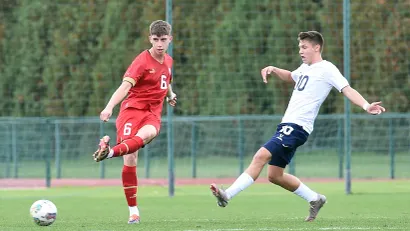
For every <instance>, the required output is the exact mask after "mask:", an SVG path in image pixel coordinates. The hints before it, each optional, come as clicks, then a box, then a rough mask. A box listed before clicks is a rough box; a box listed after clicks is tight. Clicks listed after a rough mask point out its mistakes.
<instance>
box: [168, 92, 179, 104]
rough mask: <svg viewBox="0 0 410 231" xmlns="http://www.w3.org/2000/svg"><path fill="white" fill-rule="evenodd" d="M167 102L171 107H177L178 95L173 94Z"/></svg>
mask: <svg viewBox="0 0 410 231" xmlns="http://www.w3.org/2000/svg"><path fill="white" fill-rule="evenodd" d="M167 102H168V103H169V105H171V106H173V107H175V105H177V94H175V93H174V92H172V93H171V95H170V96H169V97H167Z"/></svg>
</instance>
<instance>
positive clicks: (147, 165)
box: [144, 145, 151, 179]
mask: <svg viewBox="0 0 410 231" xmlns="http://www.w3.org/2000/svg"><path fill="white" fill-rule="evenodd" d="M150 161H151V158H150V156H149V148H148V145H145V147H144V169H145V178H147V179H148V178H150Z"/></svg>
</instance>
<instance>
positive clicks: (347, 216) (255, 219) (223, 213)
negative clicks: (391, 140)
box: [0, 181, 410, 231]
mask: <svg viewBox="0 0 410 231" xmlns="http://www.w3.org/2000/svg"><path fill="white" fill-rule="evenodd" d="M308 185H309V186H311V188H313V189H315V190H317V191H319V192H321V193H323V194H325V195H326V196H327V198H328V203H327V204H326V205H325V207H324V208H323V210H322V211H321V213H320V215H319V217H318V219H317V220H316V221H315V222H312V223H305V222H304V221H303V219H304V217H305V216H306V215H307V211H308V204H307V203H306V202H305V201H304V200H302V199H301V198H299V197H297V196H295V195H293V194H292V193H289V192H287V191H285V190H282V189H280V188H279V187H277V186H274V185H270V184H255V185H252V186H251V187H250V188H248V189H247V190H246V191H244V192H242V193H241V194H240V195H238V196H237V197H236V198H234V200H233V201H231V202H230V204H229V205H228V207H226V208H219V207H217V205H216V201H215V199H214V197H213V196H212V195H211V193H210V191H209V189H208V186H207V185H203V186H177V187H176V192H175V196H174V197H173V198H170V197H168V195H167V194H168V189H167V188H165V187H160V186H142V187H140V188H139V199H138V200H139V207H140V211H141V219H142V220H141V224H139V225H128V224H127V223H126V222H127V218H128V208H127V205H126V202H125V198H124V196H123V192H122V188H121V187H95V188H87V187H69V188H51V189H38V190H0V230H107V231H108V230H167V231H170V230H185V231H187V230H190V231H194V230H195V231H197V230H198V231H199V230H202V231H205V230H208V231H211V230H213V231H240V230H263V231H266V230H278V231H280V230H410V200H409V195H410V182H409V181H390V182H353V194H352V195H345V194H344V184H343V183H340V182H339V183H309V184H308ZM38 199H49V200H51V201H53V202H54V203H55V204H56V205H57V208H58V215H57V220H56V222H55V223H54V224H53V225H52V226H50V227H39V226H37V225H35V224H34V223H33V221H32V219H31V218H30V216H29V207H30V205H31V204H32V203H33V202H34V201H35V200H38Z"/></svg>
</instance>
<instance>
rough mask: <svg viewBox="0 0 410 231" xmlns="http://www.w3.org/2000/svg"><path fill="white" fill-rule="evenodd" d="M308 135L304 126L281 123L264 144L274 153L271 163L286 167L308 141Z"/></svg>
mask: <svg viewBox="0 0 410 231" xmlns="http://www.w3.org/2000/svg"><path fill="white" fill-rule="evenodd" d="M308 136H309V133H307V132H306V131H305V130H304V129H303V127H302V126H299V125H297V124H293V123H281V124H279V125H278V129H277V130H276V133H275V135H273V136H272V138H271V139H270V140H269V141H268V142H266V143H265V144H264V145H263V147H265V148H266V149H268V150H269V152H270V153H271V154H272V159H271V160H270V162H269V164H270V165H274V166H278V167H281V168H285V167H286V165H288V164H289V163H290V161H291V160H292V158H293V155H294V154H295V151H296V149H297V148H298V147H299V146H301V145H302V144H304V143H305V142H306V140H307V138H308Z"/></svg>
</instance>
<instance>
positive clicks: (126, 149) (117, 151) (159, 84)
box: [93, 20, 177, 224]
mask: <svg viewBox="0 0 410 231" xmlns="http://www.w3.org/2000/svg"><path fill="white" fill-rule="evenodd" d="M149 32H150V33H149V41H150V42H151V44H152V47H151V48H150V49H149V50H145V51H143V52H141V53H140V54H139V55H138V56H137V57H136V58H135V59H134V61H133V62H132V63H131V65H130V66H129V67H128V70H127V71H126V72H125V75H124V76H123V79H122V83H121V85H120V86H119V87H118V89H117V90H116V91H115V92H114V94H113V95H112V96H111V99H110V101H109V102H108V104H107V106H106V107H105V109H104V110H103V111H102V112H101V114H100V119H101V120H102V121H108V119H109V118H110V116H111V115H112V111H113V108H114V107H115V106H116V105H117V104H119V103H120V102H121V101H122V100H123V99H124V98H125V97H126V98H125V100H124V101H123V102H122V103H121V108H120V112H119V115H118V117H117V120H116V128H117V145H115V146H113V147H110V146H109V141H110V137H109V136H104V137H103V138H102V139H101V140H100V143H99V148H98V150H97V151H96V152H95V153H94V154H93V157H94V160H95V161H97V162H99V161H102V160H104V159H106V158H112V157H118V156H122V157H123V159H124V166H123V169H122V182H123V187H124V193H125V197H126V199H127V202H128V206H129V211H130V218H129V220H128V223H129V224H136V223H139V222H140V216H139V210H138V207H137V186H138V181H137V173H136V165H137V157H138V150H139V149H140V148H142V147H144V145H145V144H147V143H149V142H151V141H152V140H153V139H154V138H155V137H156V136H157V135H158V133H159V131H160V126H161V112H162V107H163V103H164V99H165V98H167V101H168V103H169V104H170V105H171V106H175V105H176V100H177V98H176V94H175V93H174V92H173V91H172V87H171V79H172V73H171V69H172V62H173V60H172V58H171V56H169V55H168V54H167V53H166V50H167V49H168V46H169V43H170V42H171V40H172V36H171V25H170V24H169V23H167V22H165V21H162V20H157V21H154V22H152V23H151V25H150V27H149Z"/></svg>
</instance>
